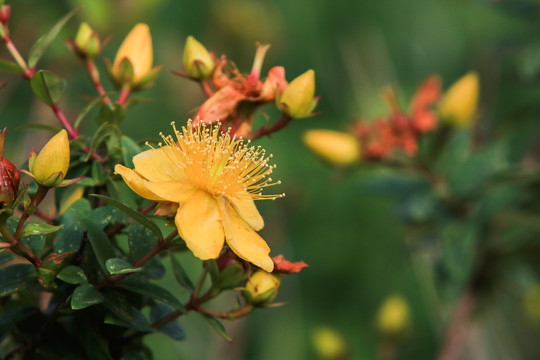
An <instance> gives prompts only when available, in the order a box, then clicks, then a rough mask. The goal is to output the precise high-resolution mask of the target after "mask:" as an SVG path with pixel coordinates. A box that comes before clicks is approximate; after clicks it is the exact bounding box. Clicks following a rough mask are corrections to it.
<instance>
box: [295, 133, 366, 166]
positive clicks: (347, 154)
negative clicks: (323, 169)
mask: <svg viewBox="0 0 540 360" xmlns="http://www.w3.org/2000/svg"><path fill="white" fill-rule="evenodd" d="M304 143H305V144H306V145H307V147H308V148H309V149H310V150H311V151H313V152H314V153H315V154H317V155H318V156H320V157H321V158H323V159H324V160H326V161H328V162H329V163H331V164H333V165H337V166H347V165H351V164H353V163H355V162H358V160H360V143H359V142H358V139H356V138H355V137H354V136H352V135H351V134H347V133H342V132H338V131H332V130H309V131H307V132H306V133H304Z"/></svg>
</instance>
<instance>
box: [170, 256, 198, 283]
mask: <svg viewBox="0 0 540 360" xmlns="http://www.w3.org/2000/svg"><path fill="white" fill-rule="evenodd" d="M170 259H171V265H172V270H173V272H174V276H175V277H176V281H178V283H179V284H180V285H182V286H183V287H185V288H186V289H189V290H194V289H195V286H194V285H193V282H192V281H191V279H190V278H189V276H188V274H187V273H186V271H185V270H184V268H183V267H182V265H181V264H180V262H178V260H177V259H176V258H175V257H174V254H173V253H172V252H171V253H170Z"/></svg>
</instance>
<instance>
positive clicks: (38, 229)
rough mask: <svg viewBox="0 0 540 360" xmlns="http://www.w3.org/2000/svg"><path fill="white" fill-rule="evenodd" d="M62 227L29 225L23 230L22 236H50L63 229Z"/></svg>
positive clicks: (42, 224) (38, 224)
mask: <svg viewBox="0 0 540 360" xmlns="http://www.w3.org/2000/svg"><path fill="white" fill-rule="evenodd" d="M63 227H64V225H59V226H55V225H49V224H45V223H29V224H26V225H25V227H24V228H23V232H22V236H30V235H41V234H50V233H53V232H56V231H58V230H60V229H61V228H63Z"/></svg>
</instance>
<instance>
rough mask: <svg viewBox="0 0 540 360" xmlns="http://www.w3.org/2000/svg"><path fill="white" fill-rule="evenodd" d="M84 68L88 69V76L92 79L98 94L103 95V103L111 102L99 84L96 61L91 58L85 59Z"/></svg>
mask: <svg viewBox="0 0 540 360" xmlns="http://www.w3.org/2000/svg"><path fill="white" fill-rule="evenodd" d="M86 70H87V71H88V76H90V79H91V80H92V83H93V84H94V87H95V88H96V90H97V92H98V94H99V95H100V96H102V97H103V101H104V102H105V104H111V99H110V98H109V97H108V96H107V95H106V94H107V93H106V92H105V89H104V88H103V85H102V84H101V79H100V76H99V71H98V69H97V67H96V63H95V62H94V61H93V60H87V61H86Z"/></svg>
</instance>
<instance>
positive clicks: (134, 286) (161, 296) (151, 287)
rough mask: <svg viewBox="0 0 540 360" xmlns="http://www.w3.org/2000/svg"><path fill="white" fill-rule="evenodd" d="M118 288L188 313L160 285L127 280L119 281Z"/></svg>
mask: <svg viewBox="0 0 540 360" xmlns="http://www.w3.org/2000/svg"><path fill="white" fill-rule="evenodd" d="M118 286H119V287H121V288H124V289H126V290H129V291H132V292H134V293H137V294H140V295H144V296H148V297H150V298H153V299H156V300H159V301H161V302H163V303H165V304H167V305H170V306H172V307H174V308H175V309H177V310H180V311H182V312H187V310H186V308H185V307H184V305H182V303H181V302H180V301H179V300H178V299H177V298H176V297H175V296H174V295H173V294H171V293H170V292H169V291H168V290H166V289H164V288H162V287H161V286H159V285H156V284H153V283H151V282H148V281H144V280H140V279H135V278H127V279H124V280H122V281H119V282H118Z"/></svg>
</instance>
